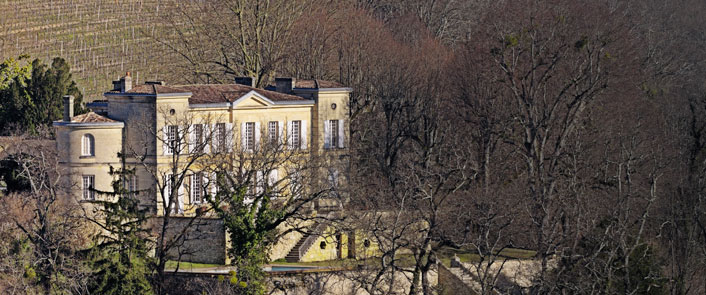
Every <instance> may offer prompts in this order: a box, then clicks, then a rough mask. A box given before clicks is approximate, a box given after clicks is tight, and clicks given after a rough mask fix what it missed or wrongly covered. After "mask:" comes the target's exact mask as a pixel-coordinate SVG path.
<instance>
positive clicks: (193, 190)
mask: <svg viewBox="0 0 706 295" xmlns="http://www.w3.org/2000/svg"><path fill="white" fill-rule="evenodd" d="M195 178H196V174H191V176H189V203H191V204H193V203H196V202H195V201H196V197H195V196H194V195H195V194H196V190H197V189H200V188H197V187H196V185H195V184H194V179H195Z"/></svg>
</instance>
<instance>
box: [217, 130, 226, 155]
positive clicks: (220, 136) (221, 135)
mask: <svg viewBox="0 0 706 295" xmlns="http://www.w3.org/2000/svg"><path fill="white" fill-rule="evenodd" d="M226 138H227V136H226V123H218V124H216V152H219V153H223V152H225V151H226Z"/></svg>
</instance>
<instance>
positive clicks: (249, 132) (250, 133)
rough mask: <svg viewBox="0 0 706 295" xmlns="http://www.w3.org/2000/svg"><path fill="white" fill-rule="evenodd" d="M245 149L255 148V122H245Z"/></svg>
mask: <svg viewBox="0 0 706 295" xmlns="http://www.w3.org/2000/svg"><path fill="white" fill-rule="evenodd" d="M245 149H246V150H249V151H251V150H254V149H255V122H247V123H245Z"/></svg>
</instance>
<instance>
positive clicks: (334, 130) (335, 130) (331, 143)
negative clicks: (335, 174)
mask: <svg viewBox="0 0 706 295" xmlns="http://www.w3.org/2000/svg"><path fill="white" fill-rule="evenodd" d="M343 136H344V131H343V120H326V121H324V148H325V149H335V148H343V140H344V138H343Z"/></svg>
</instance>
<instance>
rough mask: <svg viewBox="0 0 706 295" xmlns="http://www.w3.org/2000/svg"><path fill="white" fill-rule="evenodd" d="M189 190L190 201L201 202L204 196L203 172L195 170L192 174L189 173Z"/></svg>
mask: <svg viewBox="0 0 706 295" xmlns="http://www.w3.org/2000/svg"><path fill="white" fill-rule="evenodd" d="M197 182H198V183H197ZM190 190H191V202H192V203H193V204H201V203H203V201H204V196H205V191H204V174H203V172H195V173H194V174H191V187H190ZM197 194H198V196H197ZM197 197H198V198H197Z"/></svg>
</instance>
